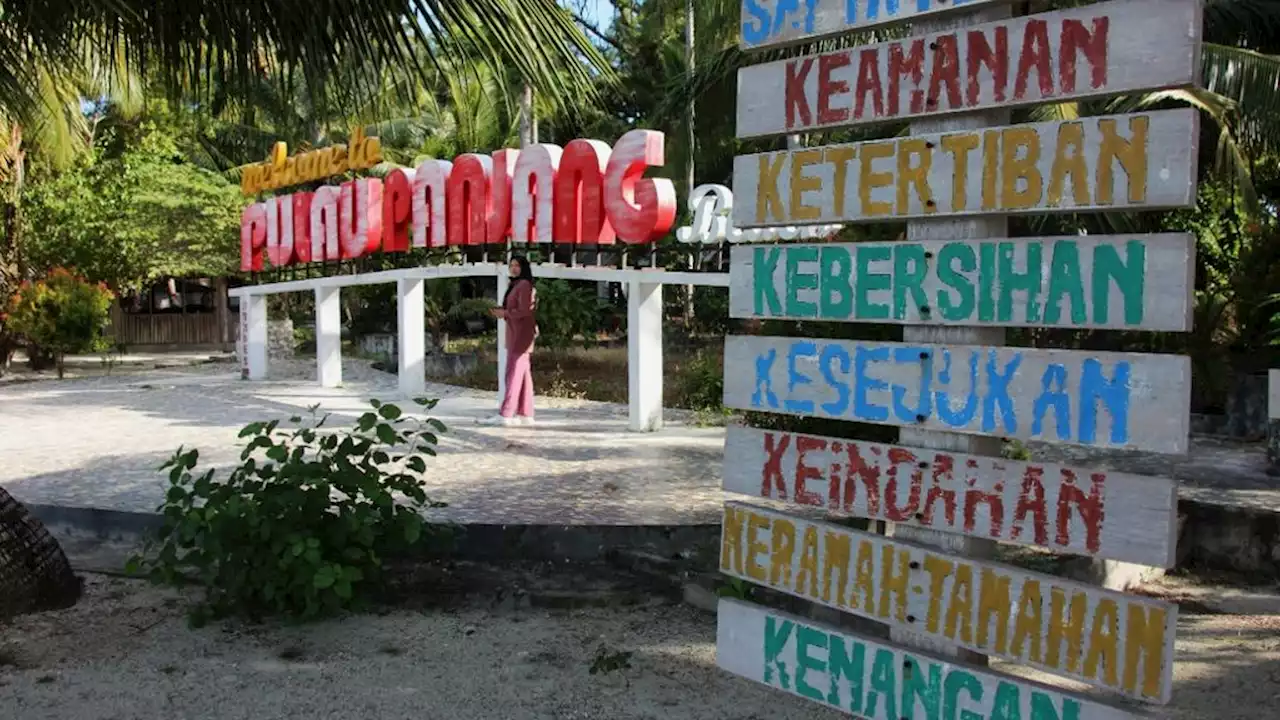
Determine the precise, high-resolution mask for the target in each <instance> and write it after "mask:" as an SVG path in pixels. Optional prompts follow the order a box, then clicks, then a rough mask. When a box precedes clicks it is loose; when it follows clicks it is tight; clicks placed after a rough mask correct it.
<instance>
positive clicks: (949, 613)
mask: <svg viewBox="0 0 1280 720" xmlns="http://www.w3.org/2000/svg"><path fill="white" fill-rule="evenodd" d="M720 572H722V573H725V574H727V575H731V576H733V577H737V578H741V579H743V580H746V581H749V582H753V583H758V584H760V585H764V586H767V587H769V588H772V589H774V590H778V591H780V592H785V593H788V594H790V595H794V596H796V597H800V598H803V599H805V600H809V601H811V602H814V603H818V604H820V605H825V606H827V607H832V608H836V609H838V610H841V611H843V612H848V613H852V614H854V615H857V616H860V617H865V618H870V619H873V620H876V621H879V622H883V623H887V624H888V625H889V626H890V628H898V629H904V630H910V631H911V632H913V633H919V634H920V635H922V636H924V637H929V638H935V639H937V640H940V641H943V642H947V643H954V644H955V645H958V646H960V647H963V648H966V649H968V650H972V651H975V652H980V653H984V654H987V655H993V656H998V657H1003V658H1006V659H1008V660H1011V661H1013V662H1017V663H1022V664H1025V665H1030V666H1032V667H1036V668H1039V669H1041V670H1045V671H1047V672H1051V673H1055V674H1058V675H1063V676H1066V677H1070V678H1073V679H1076V680H1080V681H1081V682H1085V683H1088V684H1090V685H1094V686H1097V687H1101V688H1105V689H1107V690H1110V691H1113V692H1117V693H1120V694H1122V695H1125V696H1127V697H1131V698H1135V699H1139V700H1144V701H1147V702H1156V703H1160V704H1164V703H1167V702H1168V701H1169V696H1170V692H1171V689H1172V674H1173V673H1172V670H1173V654H1174V649H1173V641H1174V631H1175V628H1176V625H1177V614H1178V611H1177V607H1176V606H1174V605H1172V604H1170V603H1166V602H1162V601H1159V600H1154V599H1151V598H1147V597H1142V596H1137V595H1125V594H1124V593H1118V592H1114V591H1111V590H1104V589H1102V588H1099V587H1096V586H1093V585H1088V584H1085V583H1077V582H1072V581H1070V580H1066V579H1064V578H1060V577H1055V576H1052V575H1045V574H1042V573H1033V572H1028V571H1025V570H1021V569H1018V568H1014V567H1010V566H1007V565H1001V564H999V563H992V562H986V561H981V560H974V559H971V558H964V557H957V556H952V555H946V554H943V553H941V552H938V551H937V550H934V549H931V548H927V547H924V546H921V545H917V544H915V543H908V542H904V541H901V540H894V539H890V538H886V537H884V536H881V535H874V534H870V533H864V532H859V531H857V530H851V529H849V528H845V527H842V526H839V525H833V524H830V523H824V522H815V521H810V520H805V519H803V518H799V517H792V516H788V515H784V514H782V513H778V512H774V511H771V510H764V509H762V508H757V507H753V506H751V505H747V504H744V503H726V504H725V510H724V524H723V537H722V543H721V552H720Z"/></svg>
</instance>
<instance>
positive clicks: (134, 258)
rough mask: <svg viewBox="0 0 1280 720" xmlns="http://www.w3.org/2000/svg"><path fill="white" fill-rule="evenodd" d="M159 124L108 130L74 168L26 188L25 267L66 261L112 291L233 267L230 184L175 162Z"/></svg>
mask: <svg viewBox="0 0 1280 720" xmlns="http://www.w3.org/2000/svg"><path fill="white" fill-rule="evenodd" d="M160 122H161V121H159V120H147V121H145V122H143V123H142V124H141V125H140V126H138V127H137V128H135V129H133V131H132V132H126V130H125V129H123V128H121V129H116V128H113V129H112V130H110V131H108V132H107V133H104V136H103V137H100V138H99V142H98V145H97V147H95V149H94V151H93V152H92V153H89V154H87V155H86V156H84V157H82V158H81V160H80V162H79V163H77V165H76V166H75V167H74V168H72V169H70V170H67V171H66V172H62V173H58V174H56V175H54V176H52V177H50V178H48V179H45V180H43V181H40V182H33V183H30V184H29V185H28V186H27V189H26V192H25V194H24V198H23V199H24V224H25V231H24V235H25V237H26V241H27V253H28V256H27V257H28V261H29V262H30V264H31V265H32V267H34V268H36V269H40V268H51V267H57V266H66V267H75V268H77V269H78V270H79V271H80V272H83V273H84V274H85V275H86V276H87V277H88V278H89V279H91V280H95V281H103V282H106V283H107V284H108V285H110V286H112V287H113V288H116V289H123V288H131V287H137V286H139V285H140V284H142V283H143V282H145V281H148V280H152V279H155V278H158V277H163V276H191V275H214V276H216V275H222V274H226V273H229V272H233V271H234V270H236V269H237V268H238V265H239V261H238V258H239V251H240V250H239V248H240V240H239V236H240V233H239V227H240V211H241V207H242V206H243V204H244V203H243V200H242V199H241V197H240V193H239V190H238V188H237V187H236V186H235V185H233V184H231V183H230V182H228V181H227V180H225V179H224V178H222V177H221V176H219V175H217V174H215V173H212V172H209V171H206V170H202V169H200V168H197V167H196V166H194V165H191V164H189V163H186V162H183V161H182V160H181V159H180V157H179V155H178V146H177V141H176V139H175V138H176V134H177V133H176V130H175V129H174V128H172V127H169V126H165V127H162V126H161V124H160ZM117 150H119V153H118V154H115V153H116V151H117Z"/></svg>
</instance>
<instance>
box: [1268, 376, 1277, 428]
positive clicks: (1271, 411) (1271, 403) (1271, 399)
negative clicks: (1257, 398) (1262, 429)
mask: <svg viewBox="0 0 1280 720" xmlns="http://www.w3.org/2000/svg"><path fill="white" fill-rule="evenodd" d="M1267 417H1268V418H1269V419H1271V420H1280V370H1268V371H1267Z"/></svg>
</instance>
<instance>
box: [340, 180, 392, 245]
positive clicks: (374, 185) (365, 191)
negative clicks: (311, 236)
mask: <svg viewBox="0 0 1280 720" xmlns="http://www.w3.org/2000/svg"><path fill="white" fill-rule="evenodd" d="M338 217H339V218H340V219H341V222H340V223H339V225H338V242H339V243H340V244H341V245H342V257H343V258H358V257H361V256H363V255H366V254H368V253H372V252H377V250H378V246H379V245H380V244H381V243H382V181H381V180H378V179H376V178H370V179H360V180H351V181H349V182H344V183H342V187H341V189H340V190H339V195H338Z"/></svg>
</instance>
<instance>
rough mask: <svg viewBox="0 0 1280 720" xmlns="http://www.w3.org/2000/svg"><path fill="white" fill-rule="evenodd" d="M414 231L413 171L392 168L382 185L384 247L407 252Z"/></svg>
mask: <svg viewBox="0 0 1280 720" xmlns="http://www.w3.org/2000/svg"><path fill="white" fill-rule="evenodd" d="M412 233H413V171H412V170H392V171H391V174H390V175H388V176H387V180H386V182H385V183H384V184H383V186H382V249H383V251H385V252H407V251H408V250H409V236H410V235H411V234H412Z"/></svg>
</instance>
